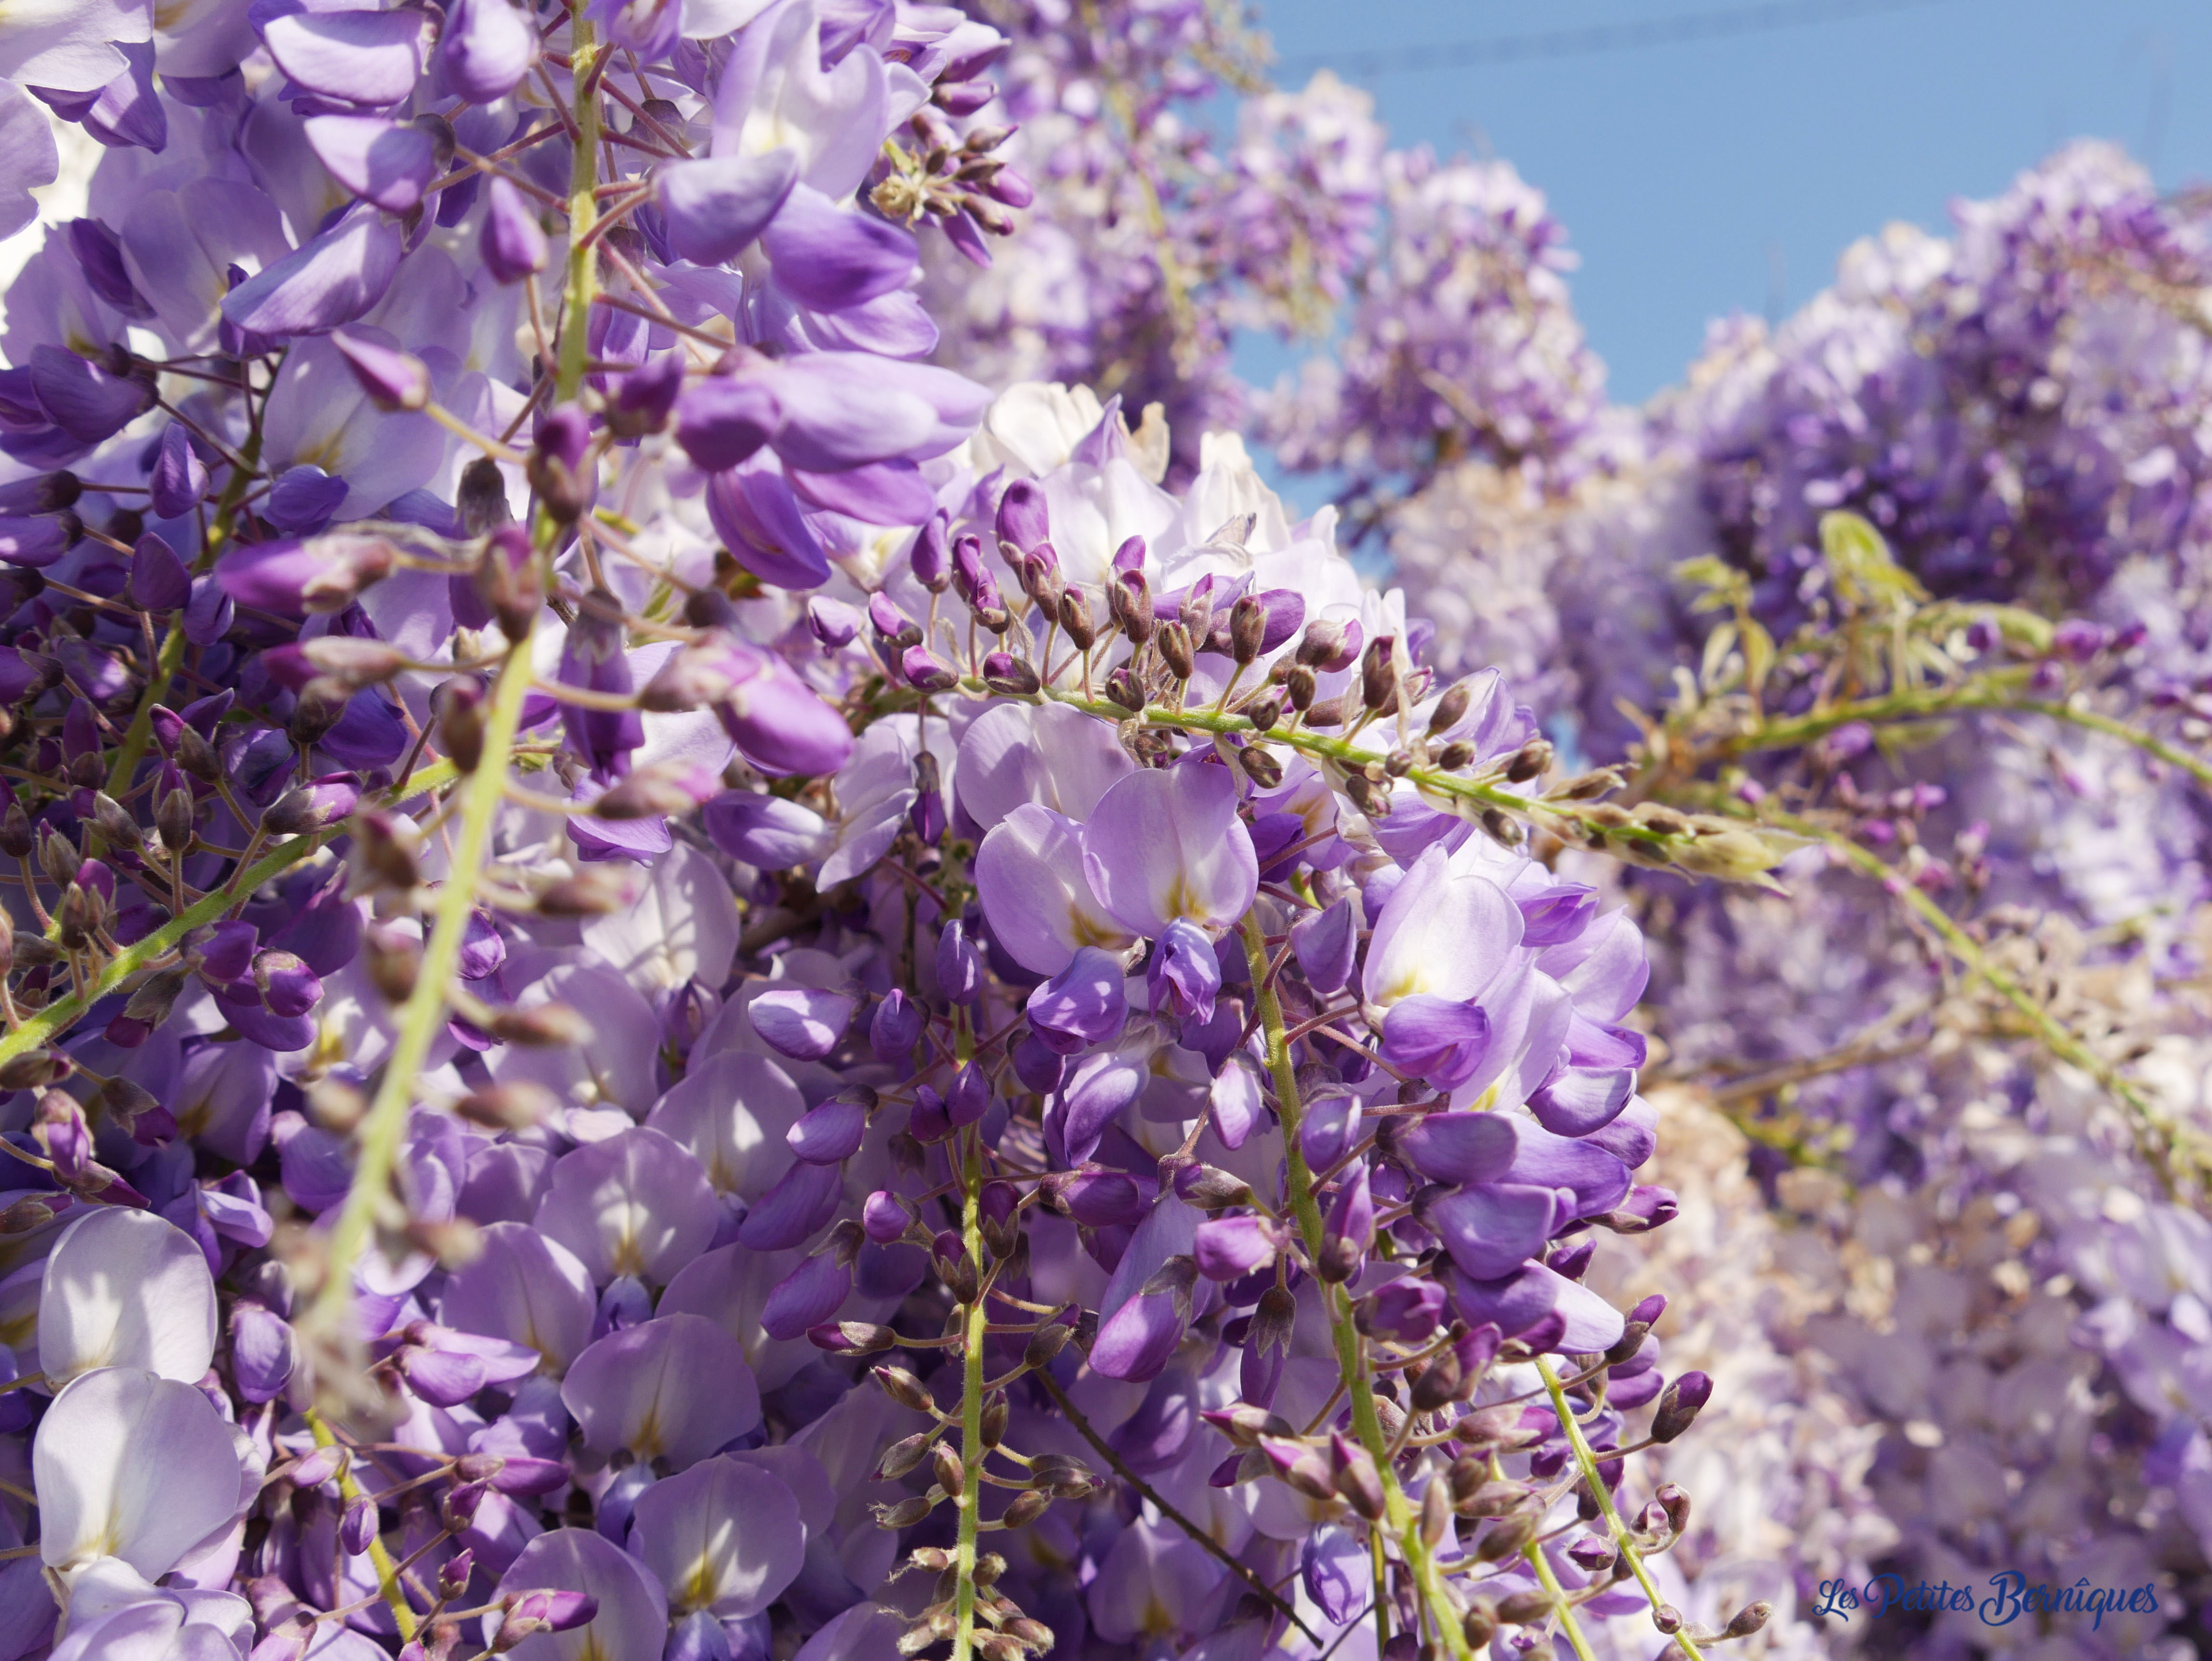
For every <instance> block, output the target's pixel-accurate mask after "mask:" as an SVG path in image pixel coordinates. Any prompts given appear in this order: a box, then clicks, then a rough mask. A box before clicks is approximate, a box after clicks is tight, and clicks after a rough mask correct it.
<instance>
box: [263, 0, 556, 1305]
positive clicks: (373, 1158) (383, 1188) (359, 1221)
mask: <svg viewBox="0 0 2212 1661" xmlns="http://www.w3.org/2000/svg"><path fill="white" fill-rule="evenodd" d="M572 16H573V27H574V46H573V47H572V48H571V53H570V64H571V69H570V74H571V76H572V77H573V84H574V87H575V88H576V100H575V108H574V118H575V122H576V131H577V140H576V147H575V160H574V167H573V169H572V171H571V173H570V180H571V182H570V186H569V193H568V194H569V203H568V211H569V219H568V300H567V302H566V304H567V308H566V310H564V311H563V313H562V319H561V338H560V341H559V343H558V345H557V347H556V352H557V355H558V356H559V359H560V365H559V369H558V372H557V374H556V377H555V387H556V397H558V398H560V399H572V398H574V396H575V395H576V392H577V390H578V388H580V386H582V385H583V381H584V366H585V363H586V356H585V347H586V333H587V331H588V329H589V326H590V322H591V308H592V285H593V279H594V277H595V274H596V271H597V266H596V264H595V261H594V259H593V256H592V250H591V248H590V246H588V245H587V244H586V242H585V240H584V238H585V234H586V232H588V231H589V230H590V229H591V228H592V223H593V216H594V214H595V212H596V207H595V201H594V197H593V194H592V192H593V191H594V189H595V187H596V186H598V184H599V105H598V101H597V100H596V99H595V98H592V97H590V96H587V95H586V94H585V92H584V88H586V85H587V84H588V83H589V82H590V80H591V70H592V64H594V63H595V62H596V61H597V60H596V58H595V55H594V47H593V43H592V27H591V25H590V23H589V22H588V21H586V19H585V18H584V16H583V14H582V12H581V11H580V10H577V11H575V12H574V13H573V15H572ZM532 528H533V535H532V543H533V545H534V546H535V548H536V551H537V554H538V557H539V558H541V559H543V558H544V557H548V556H549V555H550V552H551V551H552V547H553V545H554V543H555V541H556V538H558V537H559V535H560V533H561V530H562V526H560V524H559V523H558V522H557V521H556V520H554V518H553V517H552V515H551V514H550V513H549V512H547V511H546V509H545V507H544V504H543V503H542V502H541V503H540V504H539V509H538V517H537V521H536V524H535V525H534V526H533V527H532ZM537 632H538V630H537V619H536V618H535V617H534V616H533V617H532V620H531V623H530V624H529V626H528V627H526V628H525V629H524V630H523V632H522V637H521V638H520V640H515V641H512V642H508V645H507V653H506V657H505V660H504V661H502V662H501V665H500V670H499V678H498V680H497V681H496V682H495V684H494V685H493V689H492V697H491V706H490V709H489V710H488V711H487V713H486V719H485V722H484V738H483V755H482V757H480V758H479V759H478V761H477V768H476V770H475V771H474V772H473V773H471V775H470V776H469V778H468V782H466V783H465V785H464V786H463V787H462V792H461V812H460V822H459V827H458V829H457V831H456V832H455V835H454V837H453V856H452V861H451V863H450V865H449V866H448V867H447V874H446V881H445V885H444V886H442V887H441V889H440V890H439V891H438V908H437V911H436V913H435V917H434V919H433V921H432V923H431V927H430V930H429V934H428V938H426V939H425V940H424V941H423V943H422V963H421V964H419V965H418V966H417V968H416V977H415V987H414V990H413V991H411V992H410V994H409V995H408V997H407V1001H406V1003H405V1004H404V1005H403V1006H402V1007H401V1009H400V1012H399V1030H398V1033H397V1034H396V1035H395V1036H394V1037H393V1040H392V1053H391V1055H390V1056H388V1057H387V1058H386V1061H385V1063H384V1074H383V1077H382V1078H381V1079H380V1080H379V1081H378V1084H377V1089H376V1096H375V1098H374V1100H373V1101H372V1102H371V1103H370V1104H369V1109H368V1114H367V1115H366V1116H364V1117H363V1119H362V1124H361V1132H360V1136H361V1154H360V1159H359V1161H358V1162H357V1163H356V1165H355V1167H354V1173H353V1182H352V1185H351V1186H350V1187H349V1189H347V1190H346V1197H345V1203H344V1205H343V1207H342V1208H340V1210H339V1212H338V1217H337V1223H336V1225H335V1226H333V1227H332V1228H331V1236H330V1248H329V1256H328V1260H327V1265H326V1271H325V1279H324V1281H323V1286H322V1289H321V1291H319V1293H317V1294H316V1297H315V1302H314V1305H313V1308H312V1309H311V1310H310V1311H308V1314H307V1324H308V1325H310V1326H312V1327H315V1328H319V1329H320V1330H321V1331H322V1332H323V1333H325V1334H326V1335H331V1336H334V1337H335V1336H337V1335H340V1334H343V1331H344V1329H345V1327H346V1324H347V1323H348V1320H349V1317H350V1316H351V1313H352V1309H353V1266H354V1263H355V1262H356V1259H357V1258H358V1257H359V1256H361V1252H362V1247H363V1246H365V1245H366V1244H368V1232H369V1228H370V1226H371V1225H372V1224H373V1223H374V1220H375V1216H376V1213H377V1210H378V1208H379V1207H380V1206H381V1205H382V1204H383V1203H384V1201H385V1197H386V1192H387V1190H388V1189H389V1187H390V1184H391V1181H392V1165H393V1164H394V1163H395V1162H396V1160H397V1159H398V1153H399V1142H400V1138H401V1136H402V1135H404V1132H405V1129H406V1125H407V1110H408V1108H409V1107H410V1106H411V1105H412V1104H413V1103H414V1099H415V1083H416V1077H417V1076H418V1075H419V1074H421V1072H422V1063H423V1062H424V1060H425V1059H427V1057H428V1055H429V1051H430V1043H431V1040H432V1038H433V1037H435V1035H436V1033H437V1031H438V1028H439V1026H440V1025H441V1024H442V1023H443V1021H444V1019H445V1016H446V990H447V986H448V985H449V983H451V982H452V980H453V970H454V969H455V967H456V965H457V964H459V959H460V951H461V941H462V939H463V937H464V936H465V934H466V933H467V931H468V922H469V913H470V911H471V909H472V908H473V907H474V905H475V903H476V886H477V877H478V876H479V875H480V874H481V873H482V872H483V865H484V856H485V855H486V854H487V853H488V852H489V849H490V846H491V828H492V821H493V820H494V819H495V818H497V817H498V814H499V809H500V804H501V800H503V799H504V796H505V793H506V788H507V768H508V764H509V763H510V762H511V761H512V760H513V751H514V739H515V734H516V733H517V732H518V731H519V730H520V727H521V721H522V705H523V701H524V699H525V698H526V697H528V695H529V692H530V686H531V680H532V663H531V643H532V639H533V638H534V637H535V636H536V634H537Z"/></svg>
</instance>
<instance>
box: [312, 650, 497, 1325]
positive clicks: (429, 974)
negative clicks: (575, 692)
mask: <svg viewBox="0 0 2212 1661" xmlns="http://www.w3.org/2000/svg"><path fill="white" fill-rule="evenodd" d="M535 632H536V630H535V629H534V628H533V629H532V630H526V631H525V632H524V634H523V637H522V638H521V639H520V640H519V641H517V642H514V643H513V645H512V646H510V647H509V648H507V661H506V663H505V664H503V665H502V666H501V668H500V672H499V679H498V681H497V683H496V684H495V685H494V687H493V690H492V697H491V707H490V709H489V715H488V718H487V720H486V721H485V723H484V741H483V757H481V759H479V760H478V762H477V770H476V771H475V772H473V773H471V774H470V775H469V776H468V780H467V782H465V784H463V786H462V787H461V812H460V823H459V827H458V829H457V831H456V833H455V835H454V837H453V861H452V864H451V866H450V867H449V868H448V870H447V874H446V880H445V883H444V885H443V886H441V888H440V889H439V891H438V909H437V911H436V913H435V918H434V921H433V922H432V924H431V927H430V931H429V935H428V939H426V940H424V941H423V943H422V963H421V964H420V965H419V966H418V967H417V969H416V976H415V989H414V990H413V991H412V992H410V994H409V995H408V997H407V1001H406V1003H405V1004H404V1005H403V1006H402V1007H401V1009H400V1012H399V1024H398V1028H399V1030H398V1033H397V1034H396V1035H395V1036H394V1037H393V1040H392V1053H391V1055H390V1056H388V1057H387V1058H386V1061H385V1063H384V1075H383V1077H382V1079H381V1080H380V1081H379V1083H378V1085H377V1089H376V1097H375V1099H374V1101H373V1102H371V1104H369V1110H368V1115H367V1116H365V1117H364V1118H363V1119H362V1124H361V1155H360V1159H359V1160H358V1162H357V1163H356V1165H355V1166H354V1173H353V1183H352V1186H351V1187H350V1188H349V1189H347V1191H346V1197H345V1204H344V1206H343V1208H341V1209H340V1211H339V1212H338V1218H337V1224H336V1226H334V1227H333V1228H332V1229H331V1238H330V1250H329V1259H328V1271H327V1275H326V1276H325V1280H324V1282H323V1287H322V1290H321V1291H320V1292H319V1293H317V1294H316V1298H315V1303H314V1306H313V1309H312V1310H310V1311H308V1315H307V1323H308V1324H310V1325H312V1326H314V1327H318V1328H319V1329H321V1330H322V1331H323V1332H324V1333H325V1334H329V1335H337V1334H339V1333H341V1332H343V1329H344V1327H345V1323H346V1322H347V1319H348V1317H349V1316H350V1314H351V1311H352V1308H353V1266H354V1262H355V1261H356V1259H357V1258H358V1257H359V1256H360V1255H361V1251H362V1247H363V1246H364V1245H366V1244H368V1232H369V1226H370V1225H371V1223H372V1222H373V1221H374V1219H375V1215H376V1212H377V1209H378V1208H379V1207H380V1205H381V1204H382V1203H383V1202H384V1200H385V1196H386V1191H387V1189H388V1188H389V1186H390V1183H391V1180H392V1165H393V1163H394V1161H395V1160H396V1159H398V1153H399V1142H400V1138H401V1136H402V1135H403V1134H404V1131H405V1129H406V1125H407V1110H408V1109H409V1108H410V1106H412V1105H413V1104H414V1101H415V1086H416V1082H417V1080H419V1078H420V1076H421V1074H422V1064H423V1062H425V1061H426V1060H427V1059H428V1056H429V1053H430V1041H431V1039H432V1038H433V1037H435V1036H436V1033H437V1031H438V1029H439V1027H440V1026H441V1025H443V1023H444V1020H445V1016H446V989H447V985H448V984H449V983H451V982H452V980H453V970H454V969H455V967H456V965H457V964H459V960H460V953H461V941H462V939H463V937H464V936H465V935H466V934H467V933H468V926H469V913H470V911H471V910H472V909H473V908H474V906H475V904H476V888H477V877H478V876H479V875H480V874H481V873H482V872H483V867H484V861H485V856H486V855H488V854H489V851H490V848H491V827H492V821H493V820H494V819H495V818H497V817H498V815H499V808H500V803H501V800H503V799H504V794H505V786H506V783H507V763H508V760H509V757H510V754H511V752H512V751H513V747H514V736H515V733H516V732H517V731H518V730H519V728H520V726H521V722H522V704H523V700H524V698H525V697H526V696H527V695H528V693H529V691H530V668H531V664H530V641H531V636H532V634H534V633H535ZM410 788H412V789H414V790H416V792H418V793H419V792H420V790H421V789H422V784H421V782H419V778H418V781H417V782H416V783H415V784H414V785H412V786H410ZM370 1336H373V1334H372V1335H370Z"/></svg>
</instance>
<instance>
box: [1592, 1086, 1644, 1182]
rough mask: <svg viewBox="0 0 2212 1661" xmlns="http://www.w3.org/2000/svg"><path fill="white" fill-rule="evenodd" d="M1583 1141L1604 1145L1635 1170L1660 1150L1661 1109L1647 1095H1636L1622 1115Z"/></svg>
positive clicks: (1593, 1144) (1606, 1149)
mask: <svg viewBox="0 0 2212 1661" xmlns="http://www.w3.org/2000/svg"><path fill="white" fill-rule="evenodd" d="M1583 1140H1584V1141H1587V1142H1588V1143H1589V1146H1590V1147H1601V1148H1603V1149H1604V1150H1605V1151H1606V1152H1607V1153H1610V1154H1612V1155H1613V1158H1614V1159H1618V1160H1620V1162H1621V1164H1623V1165H1626V1166H1627V1167H1628V1168H1629V1169H1630V1170H1631V1171H1634V1170H1636V1169H1637V1168H1638V1166H1640V1165H1643V1164H1644V1161H1645V1160H1647V1159H1650V1157H1651V1155H1652V1154H1653V1153H1655V1152H1656V1151H1657V1149H1658V1147H1659V1110H1658V1109H1656V1107H1654V1106H1652V1105H1651V1104H1650V1103H1649V1102H1647V1101H1645V1100H1644V1098H1643V1097H1641V1096H1632V1097H1630V1098H1629V1099H1628V1105H1627V1106H1626V1107H1624V1108H1623V1109H1621V1110H1620V1116H1619V1117H1617V1118H1615V1119H1614V1120H1613V1123H1611V1124H1608V1125H1607V1126H1606V1127H1605V1128H1604V1129H1601V1130H1593V1131H1591V1132H1590V1133H1589V1135H1588V1136H1587V1137H1585V1138H1583Z"/></svg>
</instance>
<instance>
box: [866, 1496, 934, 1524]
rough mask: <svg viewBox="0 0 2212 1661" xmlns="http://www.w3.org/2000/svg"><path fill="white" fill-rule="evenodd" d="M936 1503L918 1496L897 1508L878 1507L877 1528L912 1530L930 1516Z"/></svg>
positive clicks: (900, 1502) (901, 1502)
mask: <svg viewBox="0 0 2212 1661" xmlns="http://www.w3.org/2000/svg"><path fill="white" fill-rule="evenodd" d="M933 1508H934V1502H933V1500H929V1499H927V1498H926V1497H924V1496H923V1495H921V1494H916V1495H915V1496H914V1498H912V1499H911V1500H900V1501H899V1502H898V1504H896V1505H895V1506H877V1507H876V1526H877V1527H878V1528H879V1529H910V1528H912V1527H913V1526H914V1525H915V1524H916V1523H919V1522H920V1521H921V1519H922V1518H925V1517H927V1516H928V1515H929V1513H930V1512H931V1511H932V1510H933Z"/></svg>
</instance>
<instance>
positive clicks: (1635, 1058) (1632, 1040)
mask: <svg viewBox="0 0 2212 1661" xmlns="http://www.w3.org/2000/svg"><path fill="white" fill-rule="evenodd" d="M1646 1048H1647V1046H1646V1045H1645V1043H1644V1035H1643V1034H1642V1033H1641V1032H1638V1031H1635V1030H1634V1029H1632V1028H1630V1027H1626V1026H1608V1025H1603V1024H1602V1023H1600V1022H1597V1021H1594V1020H1592V1019H1589V1016H1587V1015H1585V1014H1583V1013H1582V1012H1581V1011H1580V1010H1577V1011H1576V1012H1575V1013H1574V1016H1573V1018H1572V1019H1571V1020H1570V1021H1569V1023H1568V1025H1567V1059H1568V1060H1569V1061H1570V1062H1573V1064H1574V1065H1575V1066H1577V1067H1583V1068H1638V1067H1641V1066H1643V1065H1644V1054H1645V1051H1646Z"/></svg>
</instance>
